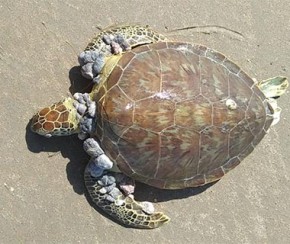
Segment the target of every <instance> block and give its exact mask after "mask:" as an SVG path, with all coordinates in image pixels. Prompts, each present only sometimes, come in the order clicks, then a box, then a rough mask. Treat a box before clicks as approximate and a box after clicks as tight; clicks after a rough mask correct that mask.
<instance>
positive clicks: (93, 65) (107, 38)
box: [79, 25, 166, 83]
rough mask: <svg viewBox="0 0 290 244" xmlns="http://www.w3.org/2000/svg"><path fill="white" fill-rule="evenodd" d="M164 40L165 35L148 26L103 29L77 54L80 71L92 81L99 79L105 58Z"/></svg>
mask: <svg viewBox="0 0 290 244" xmlns="http://www.w3.org/2000/svg"><path fill="white" fill-rule="evenodd" d="M160 41H166V37H165V36H163V35H162V34H159V33H157V32H155V31H154V30H152V29H150V28H149V27H148V26H139V25H120V26H112V27H108V28H106V29H104V30H103V31H101V32H100V33H98V34H97V36H96V37H94V38H93V39H92V41H91V42H90V43H89V44H88V46H87V47H86V49H85V51H84V52H82V53H81V54H80V55H79V63H80V65H81V67H82V68H81V73H82V75H83V76H84V77H85V78H88V79H92V80H93V82H94V83H98V82H99V80H100V76H99V75H100V74H101V73H102V68H103V67H104V65H105V63H106V61H107V59H108V58H109V57H111V56H112V55H116V54H121V53H122V52H125V51H127V50H130V49H132V48H134V47H136V46H140V45H144V44H149V43H155V42H160Z"/></svg>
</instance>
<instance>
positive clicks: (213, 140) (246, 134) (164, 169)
mask: <svg viewBox="0 0 290 244" xmlns="http://www.w3.org/2000/svg"><path fill="white" fill-rule="evenodd" d="M95 89H98V91H97V93H96V96H95V97H94V99H95V100H96V101H97V114H98V117H97V130H96V136H97V137H98V138H99V140H100V142H101V146H102V148H103V150H104V151H105V153H106V154H107V155H108V156H109V157H110V158H111V160H113V161H114V162H115V163H116V164H117V166H118V168H119V169H120V170H121V171H122V172H123V173H125V174H126V175H128V176H130V177H132V178H133V179H135V180H138V181H141V182H144V183H146V184H149V185H152V186H155V187H158V188H170V189H177V188H185V187H195V186H200V185H204V184H206V183H209V182H212V181H216V180H218V179H220V178H221V177H222V176H223V175H224V174H226V173H227V172H229V171H230V170H232V169H233V168H235V167H236V166H237V165H238V164H239V163H240V162H241V160H242V159H243V158H245V157H246V156H247V155H248V154H250V153H251V152H252V150H253V149H254V147H255V146H256V145H257V144H258V143H259V142H260V140H261V139H262V138H263V137H264V135H265V133H266V131H267V130H268V128H269V127H270V125H271V123H272V117H271V116H270V115H271V114H272V113H273V110H272V108H271V106H270V105H269V104H268V102H267V100H266V98H265V96H264V94H263V93H262V92H261V91H260V90H259V88H258V87H257V86H256V85H255V84H254V81H253V80H252V79H251V78H250V77H249V76H248V75H247V74H246V73H245V72H243V71H242V70H241V69H240V67H239V66H237V65H236V64H234V63H233V62H231V61H230V60H229V59H227V58H226V57H225V56H224V55H222V54H220V53H218V52H216V51H213V50H211V49H209V48H207V47H205V46H201V45H195V44H189V43H182V42H160V43H156V44H149V45H144V46H139V47H137V48H135V49H133V50H131V51H129V52H126V53H125V54H124V55H123V57H122V58H121V59H120V60H119V62H118V64H117V65H116V66H115V67H114V69H113V70H112V73H111V74H110V76H109V77H108V79H107V80H106V81H105V82H103V83H102V84H100V85H99V86H98V87H97V88H95Z"/></svg>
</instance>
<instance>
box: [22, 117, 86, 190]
mask: <svg viewBox="0 0 290 244" xmlns="http://www.w3.org/2000/svg"><path fill="white" fill-rule="evenodd" d="M30 123H31V121H29V123H28V124H27V126H26V135H25V139H26V144H27V148H28V150H29V151H31V152H33V153H40V152H47V153H48V155H47V157H53V156H55V155H56V154H58V153H61V155H62V157H64V158H68V159H69V162H68V163H67V166H66V173H67V179H68V181H69V183H70V184H71V186H72V188H73V190H74V192H76V193H77V194H80V195H82V194H84V192H85V185H84V177H83V173H84V169H85V166H86V164H87V162H88V160H89V156H88V155H87V154H86V152H85V151H84V150H83V146H82V144H83V143H82V141H81V140H79V139H78V137H77V135H71V136H66V137H52V138H45V137H43V136H40V135H37V134H35V133H33V132H31V130H30Z"/></svg>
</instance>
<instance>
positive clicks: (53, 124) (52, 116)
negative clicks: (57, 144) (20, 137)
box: [31, 98, 80, 137]
mask: <svg viewBox="0 0 290 244" xmlns="http://www.w3.org/2000/svg"><path fill="white" fill-rule="evenodd" d="M74 101H75V100H74V99H72V98H66V99H64V100H62V101H60V102H58V103H54V104H52V105H51V106H49V107H46V108H43V109H41V110H40V111H39V112H38V113H36V114H35V115H34V116H33V118H32V121H31V130H32V131H33V132H35V133H37V134H39V135H42V136H45V137H51V136H67V135H71V134H74V133H78V132H79V120H80V118H79V116H78V113H77V110H76V108H75V107H74Z"/></svg>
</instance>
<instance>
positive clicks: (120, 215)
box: [84, 138, 169, 229]
mask: <svg viewBox="0 0 290 244" xmlns="http://www.w3.org/2000/svg"><path fill="white" fill-rule="evenodd" d="M84 148H85V150H86V152H87V153H88V154H89V155H90V156H91V157H92V158H91V160H90V162H89V164H88V165H87V167H86V169H85V173H84V179H85V185H86V188H87V190H88V192H89V194H90V197H91V199H92V200H93V202H94V203H95V204H96V205H97V206H98V207H100V208H101V209H102V210H103V211H105V212H106V213H107V214H109V215H110V216H111V217H112V218H114V219H115V220H117V221H118V222H120V223H122V224H124V225H126V226H130V227H135V228H143V229H153V228H157V227H159V226H161V225H162V224H164V223H166V222H168V221H169V218H168V217H167V216H166V215H164V214H163V213H161V212H154V208H153V204H151V203H149V202H137V201H135V200H134V197H133V195H131V194H128V193H132V192H133V190H132V191H131V192H127V193H126V194H124V193H123V192H122V190H120V189H125V188H126V186H125V185H124V184H123V188H122V186H121V184H122V182H124V178H127V179H128V177H127V176H124V175H123V174H121V173H115V172H111V171H109V170H110V169H112V168H113V163H112V162H111V161H110V159H109V158H108V157H107V156H106V155H105V154H104V153H103V151H102V149H101V148H100V147H99V145H98V143H97V142H96V141H95V140H94V139H93V138H89V139H87V140H86V141H85V142H84ZM129 188H130V187H129ZM123 191H124V190H123ZM129 191H130V190H129Z"/></svg>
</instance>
